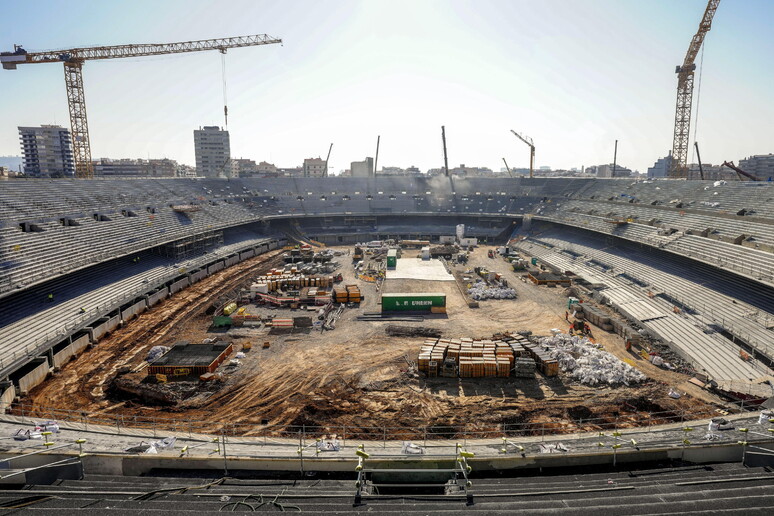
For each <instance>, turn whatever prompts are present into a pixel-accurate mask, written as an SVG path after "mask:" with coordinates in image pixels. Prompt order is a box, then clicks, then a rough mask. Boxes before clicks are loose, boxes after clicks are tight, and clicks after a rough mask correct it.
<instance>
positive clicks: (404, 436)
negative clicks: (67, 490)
mask: <svg viewBox="0 0 774 516" xmlns="http://www.w3.org/2000/svg"><path fill="white" fill-rule="evenodd" d="M763 401H765V399H760V400H747V401H740V402H736V403H734V404H730V406H729V408H730V409H731V410H732V411H737V412H740V413H744V412H745V411H748V410H755V409H757V408H758V407H759V405H760V404H761V403H763ZM2 408H5V411H6V412H8V413H10V414H12V415H14V416H19V417H21V418H22V419H23V420H29V421H30V422H36V421H39V420H42V419H46V420H56V421H60V422H68V423H69V424H71V425H73V426H74V427H75V428H82V429H83V430H89V428H90V427H95V426H99V427H107V428H110V429H115V432H117V433H121V432H122V431H127V432H129V431H131V430H146V431H152V432H153V433H154V436H158V435H163V434H165V433H170V432H171V433H179V434H188V435H189V436H194V435H217V436H228V437H240V436H241V437H254V438H258V439H259V440H261V439H263V440H264V441H268V440H269V439H278V438H279V439H292V440H295V441H299V440H300V442H302V443H305V442H306V440H307V439H310V440H314V439H318V438H323V437H326V436H332V435H335V436H336V437H337V439H339V440H341V441H343V442H346V441H347V440H356V441H369V442H382V443H386V442H387V441H408V440H416V441H421V442H423V443H425V445H427V443H428V442H433V441H442V440H461V441H464V442H466V441H467V440H470V439H492V438H502V437H505V438H509V439H510V438H518V437H531V438H541V440H543V439H546V438H550V437H556V436H563V435H574V434H579V433H583V432H611V431H619V430H624V429H627V430H630V431H637V432H643V431H644V432H649V431H650V430H651V428H652V427H655V426H658V425H665V424H674V423H681V424H682V423H685V422H689V421H694V420H698V419H707V418H712V417H716V416H718V413H717V412H714V411H712V410H709V409H705V410H696V411H690V410H666V411H659V412H639V411H637V410H636V408H635V407H633V406H632V407H624V409H623V410H622V411H621V413H619V415H617V416H609V417H593V418H570V417H567V418H557V419H555V420H553V421H543V422H521V423H519V422H515V423H480V424H473V423H471V424H465V425H418V426H369V425H367V424H350V425H346V424H335V423H333V424H331V425H326V426H315V425H276V424H271V423H270V422H269V423H267V422H266V421H265V420H263V419H261V418H260V416H256V418H255V419H244V420H239V421H202V420H201V419H199V418H194V417H191V418H185V417H181V418H168V417H157V416H146V415H136V414H133V415H128V414H106V413H100V412H96V413H89V412H85V411H77V410H66V409H61V408H54V407H41V406H38V405H33V404H27V403H9V404H8V405H7V406H5V407H1V406H0V409H2ZM625 410H631V412H630V413H626V412H624V411H625ZM111 431H112V430H111ZM304 445H305V444H304Z"/></svg>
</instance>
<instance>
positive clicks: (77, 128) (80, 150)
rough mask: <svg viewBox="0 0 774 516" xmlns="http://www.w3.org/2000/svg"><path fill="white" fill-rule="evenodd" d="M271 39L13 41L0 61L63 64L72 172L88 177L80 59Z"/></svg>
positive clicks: (183, 50) (250, 43) (6, 63)
mask: <svg viewBox="0 0 774 516" xmlns="http://www.w3.org/2000/svg"><path fill="white" fill-rule="evenodd" d="M274 43H282V40H281V39H277V38H273V37H271V36H267V35H266V34H258V35H254V36H238V37H234V38H218V39H203V40H199V41H183V42H179V43H149V44H130V45H114V46H106V47H81V48H70V49H66V50H48V51H44V52H27V51H26V50H24V48H22V47H21V46H19V45H14V50H13V52H2V53H0V63H2V65H3V68H4V69H5V70H15V69H16V67H17V65H21V64H38V63H62V64H63V65H64V72H65V88H66V89H67V104H68V107H69V108H70V127H71V129H72V140H73V155H74V159H75V175H76V177H80V178H90V177H93V176H94V171H93V168H92V164H91V145H90V143H89V124H88V122H87V120H86V101H85V99H84V94H83V63H84V62H86V61H93V60H97V59H117V58H122V57H143V56H158V55H163V54H181V53H187V52H201V51H204V50H219V51H220V52H221V53H225V52H226V50H227V49H229V48H239V47H253V46H258V45H271V44H274ZM224 108H225V107H224Z"/></svg>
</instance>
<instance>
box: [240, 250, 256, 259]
mask: <svg viewBox="0 0 774 516" xmlns="http://www.w3.org/2000/svg"><path fill="white" fill-rule="evenodd" d="M253 256H255V249H248V250H247V251H242V252H241V253H239V259H240V260H247V259H248V258H252V257H253Z"/></svg>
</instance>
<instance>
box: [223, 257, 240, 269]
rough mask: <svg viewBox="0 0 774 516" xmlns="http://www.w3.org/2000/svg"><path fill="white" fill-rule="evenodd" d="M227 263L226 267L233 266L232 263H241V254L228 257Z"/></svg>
mask: <svg viewBox="0 0 774 516" xmlns="http://www.w3.org/2000/svg"><path fill="white" fill-rule="evenodd" d="M225 263H226V267H231V266H232V265H236V264H237V263H239V255H236V256H231V257H229V258H226V261H225Z"/></svg>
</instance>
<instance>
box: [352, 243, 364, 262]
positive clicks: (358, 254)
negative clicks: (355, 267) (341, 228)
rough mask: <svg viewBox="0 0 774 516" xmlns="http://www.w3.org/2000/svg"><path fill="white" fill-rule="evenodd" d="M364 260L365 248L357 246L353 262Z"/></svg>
mask: <svg viewBox="0 0 774 516" xmlns="http://www.w3.org/2000/svg"><path fill="white" fill-rule="evenodd" d="M362 259H363V248H362V247H360V246H355V252H354V253H352V260H353V261H358V260H362Z"/></svg>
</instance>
